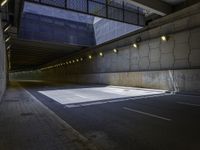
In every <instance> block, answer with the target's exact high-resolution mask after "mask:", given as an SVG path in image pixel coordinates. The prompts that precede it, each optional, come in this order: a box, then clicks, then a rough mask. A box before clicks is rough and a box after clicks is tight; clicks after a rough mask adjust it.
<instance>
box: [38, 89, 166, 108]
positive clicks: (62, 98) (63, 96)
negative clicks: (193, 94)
mask: <svg viewBox="0 0 200 150" xmlns="http://www.w3.org/2000/svg"><path fill="white" fill-rule="evenodd" d="M38 92H39V93H41V94H43V95H45V96H47V97H49V98H51V99H53V100H55V101H57V102H58V103H60V104H63V105H68V104H76V103H79V104H80V103H90V102H91V103H92V102H94V101H98V104H100V103H101V101H105V100H111V99H119V98H127V97H138V96H148V95H158V94H163V93H165V92H166V91H164V90H153V89H142V88H132V87H121V86H105V87H89V88H82V87H80V88H78V86H77V88H73V89H68V88H67V89H61V90H47V91H38Z"/></svg>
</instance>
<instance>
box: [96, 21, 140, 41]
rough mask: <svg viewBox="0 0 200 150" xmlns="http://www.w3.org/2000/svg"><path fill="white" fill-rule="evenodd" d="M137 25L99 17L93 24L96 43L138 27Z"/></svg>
mask: <svg viewBox="0 0 200 150" xmlns="http://www.w3.org/2000/svg"><path fill="white" fill-rule="evenodd" d="M139 28H140V27H139V26H134V25H130V24H125V23H121V22H117V21H112V20H108V19H101V20H100V21H98V22H96V23H95V24H94V33H95V39H96V44H97V45H99V44H102V43H104V42H107V41H109V40H112V39H115V38H117V37H120V36H122V35H125V34H127V33H130V32H133V31H135V30H137V29H139Z"/></svg>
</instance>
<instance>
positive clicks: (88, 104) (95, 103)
mask: <svg viewBox="0 0 200 150" xmlns="http://www.w3.org/2000/svg"><path fill="white" fill-rule="evenodd" d="M166 95H171V94H168V93H165V94H157V95H150V96H138V97H133V98H120V99H117V100H116V99H113V100H105V101H102V102H101V101H95V102H89V103H85V104H84V103H82V104H81V103H78V104H66V105H65V107H64V108H75V107H86V106H92V105H101V104H106V103H118V102H123V101H131V100H138V99H147V98H154V97H161V96H166Z"/></svg>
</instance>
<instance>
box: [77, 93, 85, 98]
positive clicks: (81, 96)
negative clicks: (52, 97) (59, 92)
mask: <svg viewBox="0 0 200 150" xmlns="http://www.w3.org/2000/svg"><path fill="white" fill-rule="evenodd" d="M75 96H78V97H80V98H88V97H86V96H83V95H79V94H75Z"/></svg>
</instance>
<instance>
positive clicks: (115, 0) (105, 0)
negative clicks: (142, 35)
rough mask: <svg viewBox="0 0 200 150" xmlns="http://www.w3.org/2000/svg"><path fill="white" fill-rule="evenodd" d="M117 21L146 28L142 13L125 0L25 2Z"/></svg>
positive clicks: (44, 0)
mask: <svg viewBox="0 0 200 150" xmlns="http://www.w3.org/2000/svg"><path fill="white" fill-rule="evenodd" d="M24 1H25V2H26V1H27V2H33V3H38V4H42V5H46V6H51V7H56V8H61V9H65V10H71V11H75V12H79V13H84V14H89V15H93V16H97V17H102V18H107V19H111V20H115V21H120V22H124V23H129V24H133V25H138V26H144V14H143V13H142V11H141V10H140V9H139V8H138V7H135V6H134V5H131V4H129V3H124V1H123V0H24Z"/></svg>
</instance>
